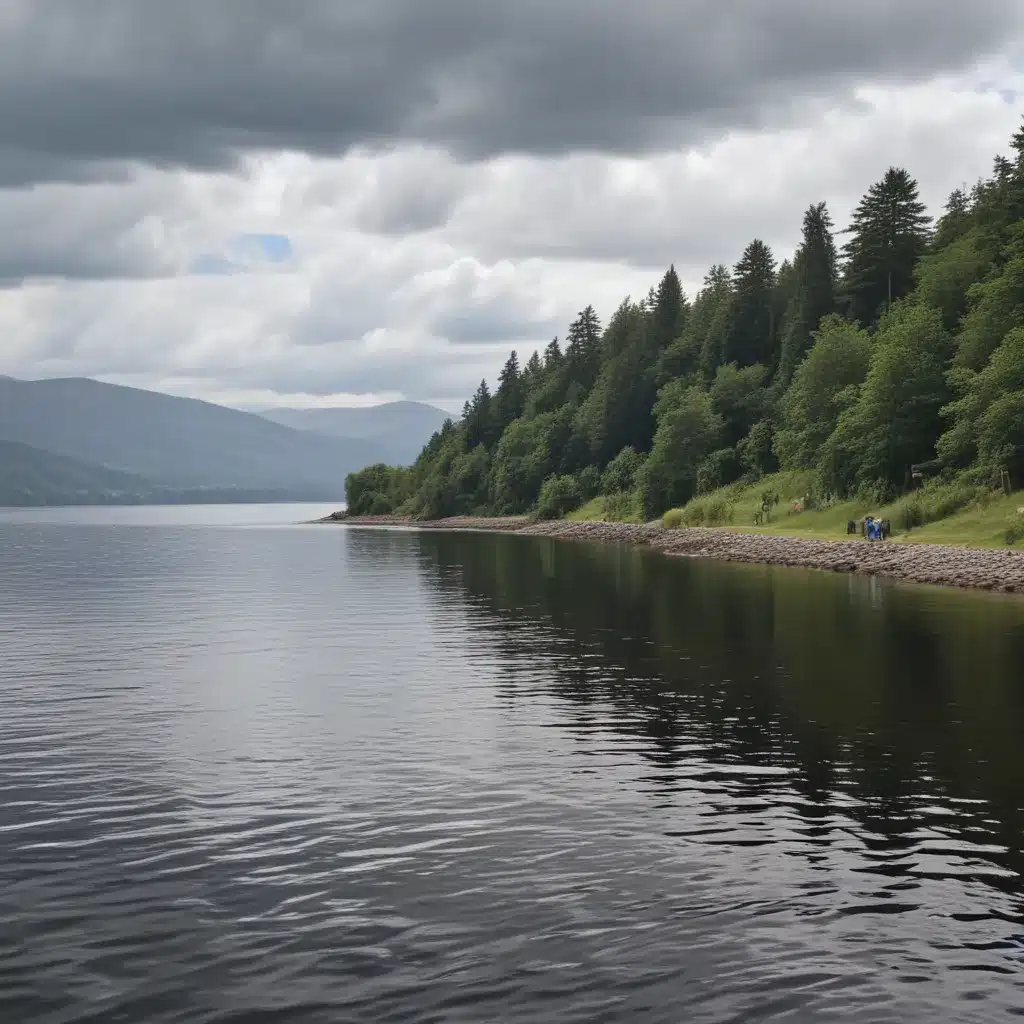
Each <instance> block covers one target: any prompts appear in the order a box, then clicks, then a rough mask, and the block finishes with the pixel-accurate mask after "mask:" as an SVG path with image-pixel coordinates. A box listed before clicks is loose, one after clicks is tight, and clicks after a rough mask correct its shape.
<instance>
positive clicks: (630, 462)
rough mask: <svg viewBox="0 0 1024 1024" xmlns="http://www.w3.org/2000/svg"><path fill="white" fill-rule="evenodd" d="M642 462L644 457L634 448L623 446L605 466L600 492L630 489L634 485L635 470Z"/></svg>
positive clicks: (619, 491)
mask: <svg viewBox="0 0 1024 1024" xmlns="http://www.w3.org/2000/svg"><path fill="white" fill-rule="evenodd" d="M643 464H644V457H643V456H642V455H641V454H640V453H639V452H637V451H636V450H635V449H633V448H630V447H626V448H623V449H622V451H621V452H619V454H618V455H616V456H615V458H614V459H612V461H611V462H609V463H608V465H607V466H605V470H604V473H603V474H602V476H601V493H602V494H622V493H624V492H626V491H632V490H633V487H634V486H635V485H636V474H637V470H639V469H640V467H641V466H642V465H643Z"/></svg>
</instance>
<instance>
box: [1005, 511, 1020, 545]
mask: <svg viewBox="0 0 1024 1024" xmlns="http://www.w3.org/2000/svg"><path fill="white" fill-rule="evenodd" d="M1008 518H1009V525H1008V526H1007V527H1006V535H1005V537H1004V539H1005V540H1006V543H1007V544H1016V543H1017V541H1019V540H1024V512H1021V511H1020V510H1019V509H1018V510H1017V511H1016V512H1013V513H1012V514H1011V515H1010V516H1009V517H1008Z"/></svg>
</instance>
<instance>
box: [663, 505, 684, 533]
mask: <svg viewBox="0 0 1024 1024" xmlns="http://www.w3.org/2000/svg"><path fill="white" fill-rule="evenodd" d="M661 525H662V526H664V527H665V529H666V530H678V529H679V527H680V526H682V525H683V510H682V509H681V508H670V509H669V510H668V511H667V512H666V513H665V514H664V515H663V516H662V517H661Z"/></svg>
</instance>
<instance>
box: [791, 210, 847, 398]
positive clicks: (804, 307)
mask: <svg viewBox="0 0 1024 1024" xmlns="http://www.w3.org/2000/svg"><path fill="white" fill-rule="evenodd" d="M836 264H837V258H836V244H835V240H834V239H833V237H832V218H831V217H830V216H829V212H828V207H827V206H826V205H825V204H824V203H817V204H816V205H814V206H812V207H810V208H809V209H808V210H807V212H806V213H805V214H804V224H803V239H802V241H801V243H800V247H799V248H798V249H797V251H796V256H795V257H794V259H793V276H794V279H795V282H794V291H793V295H792V297H791V298H790V301H789V303H788V304H787V308H786V314H785V320H784V326H783V330H782V348H781V355H780V359H779V379H780V383H781V384H782V385H783V386H788V384H789V382H790V380H791V379H792V377H793V372H794V371H795V370H796V368H797V365H798V364H799V362H800V360H801V359H803V357H804V354H805V353H806V352H807V349H808V348H809V347H810V344H811V339H812V336H813V334H814V332H815V331H816V330H817V329H818V325H819V324H820V323H821V321H822V319H823V318H824V317H826V316H828V315H829V314H830V313H832V312H833V311H834V310H835V306H836V283H837V275H838V271H837V266H836Z"/></svg>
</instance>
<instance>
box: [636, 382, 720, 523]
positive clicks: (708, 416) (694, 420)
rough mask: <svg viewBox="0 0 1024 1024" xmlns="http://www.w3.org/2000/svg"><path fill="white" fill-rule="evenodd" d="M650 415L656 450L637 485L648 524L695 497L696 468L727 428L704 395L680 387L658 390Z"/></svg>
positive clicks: (680, 385) (678, 385)
mask: <svg viewBox="0 0 1024 1024" xmlns="http://www.w3.org/2000/svg"><path fill="white" fill-rule="evenodd" d="M654 414H655V416H656V418H657V423H658V429H657V433H656V434H655V436H654V446H653V447H652V449H651V454H650V455H649V456H648V458H647V461H646V462H645V463H644V465H643V467H642V468H641V470H640V472H639V474H638V477H639V479H638V481H637V483H638V487H639V489H640V500H641V504H642V506H643V511H644V515H645V516H646V517H648V518H653V517H654V516H658V515H661V513H662V512H664V511H665V509H667V508H671V507H672V506H673V505H681V504H683V503H684V502H687V501H689V500H690V498H691V497H693V494H694V493H695V491H696V489H697V470H698V467H699V466H700V464H701V462H703V460H704V459H705V458H706V457H707V456H708V455H710V454H711V452H712V451H714V450H715V449H716V448H717V447H718V444H719V441H720V440H721V437H722V432H723V429H724V426H725V424H724V422H723V420H722V417H721V416H719V415H718V413H716V412H715V410H714V408H713V406H712V404H711V396H710V395H709V394H708V392H706V391H702V390H701V389H700V388H698V387H692V386H691V387H684V386H683V385H682V384H681V383H680V382H679V381H672V382H671V383H670V384H668V385H666V386H665V387H664V388H662V390H661V392H660V394H659V395H658V401H657V403H656V404H655V407H654Z"/></svg>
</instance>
